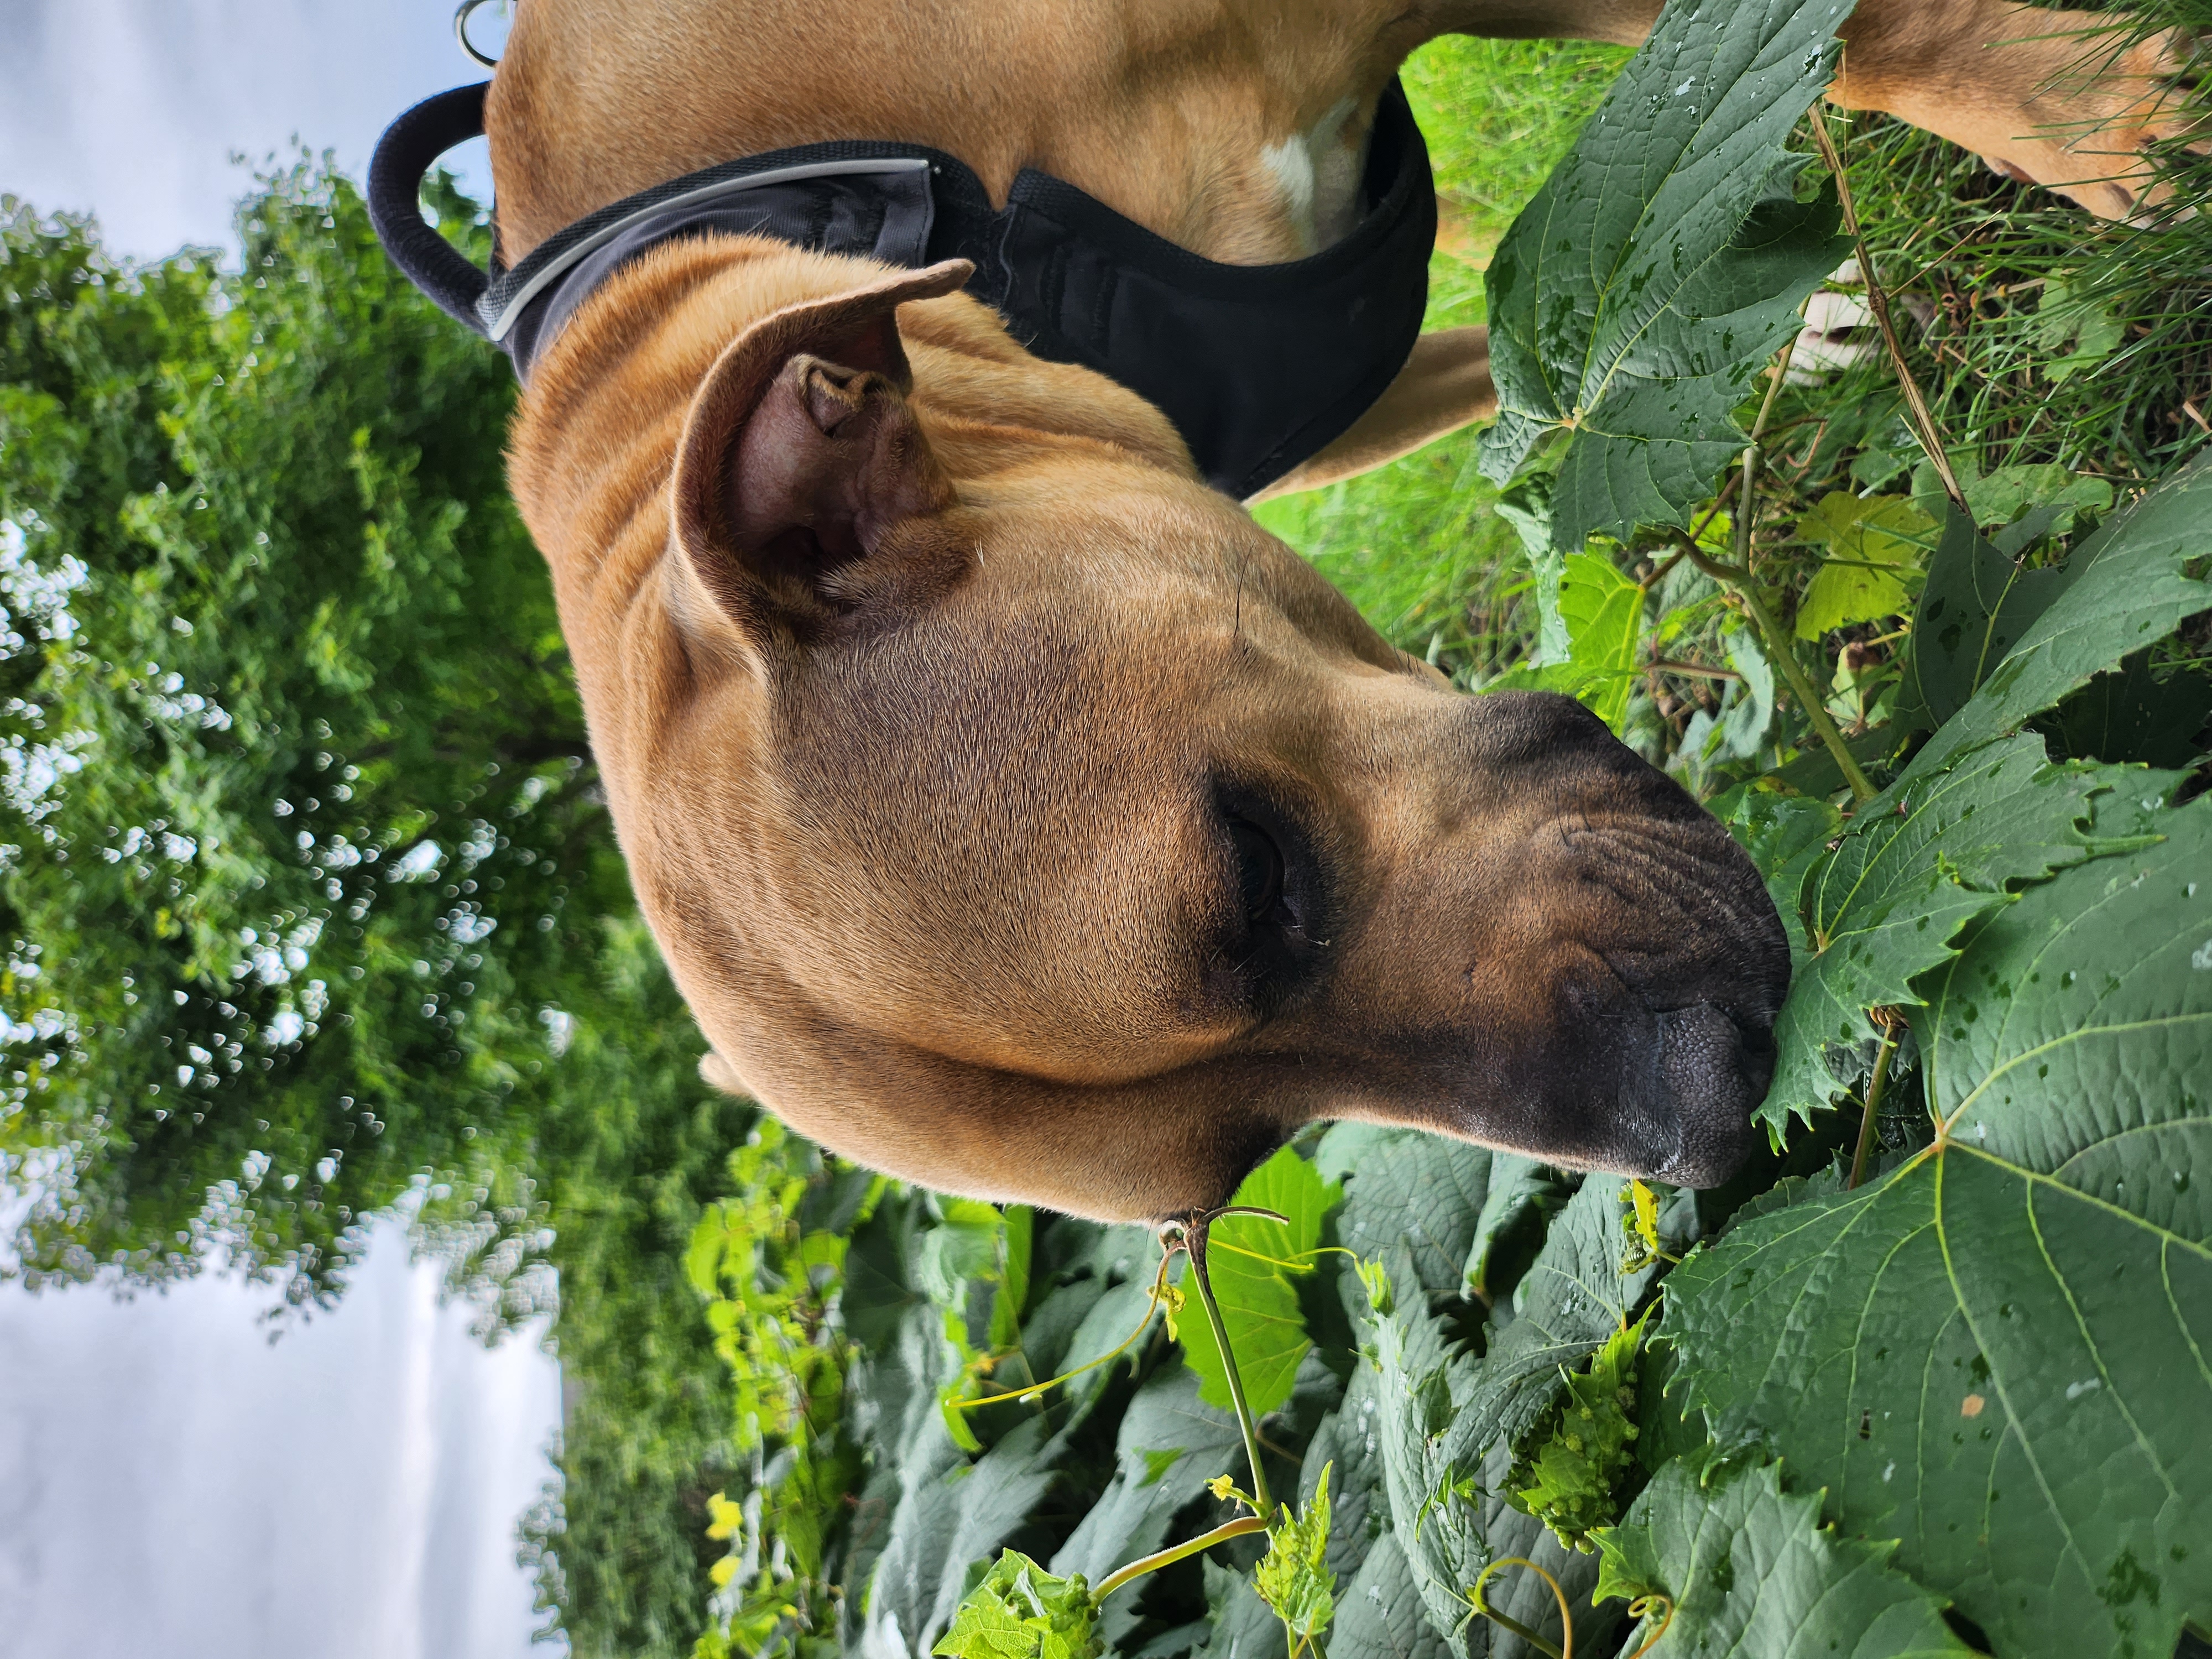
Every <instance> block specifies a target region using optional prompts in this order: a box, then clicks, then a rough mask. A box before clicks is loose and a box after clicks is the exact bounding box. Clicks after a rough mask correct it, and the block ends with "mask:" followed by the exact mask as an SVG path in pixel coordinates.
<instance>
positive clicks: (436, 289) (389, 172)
mask: <svg viewBox="0 0 2212 1659" xmlns="http://www.w3.org/2000/svg"><path fill="white" fill-rule="evenodd" d="M490 89H491V82H489V81H479V82H477V83H476V85H474V86H472V87H455V88H453V90H452V91H451V92H441V93H440V94H438V95H437V96H436V97H435V98H425V99H424V100H422V102H421V103H419V104H417V105H416V106H415V107H414V108H412V109H410V110H409V111H408V112H406V113H405V114H404V115H403V116H401V117H400V118H398V120H396V121H394V122H393V123H392V125H390V126H388V127H386V129H385V131H384V137H381V138H380V139H378V140H377V143H376V155H375V156H374V159H372V160H371V161H370V162H369V164H368V222H369V223H370V224H372V225H374V227H375V228H376V239H377V240H379V241H380V242H382V243H383V244H384V251H385V252H386V253H388V254H390V255H391V256H392V264H396V265H398V267H399V269H400V270H403V271H404V272H405V273H406V275H407V279H408V280H409V281H410V282H411V283H414V284H415V286H416V287H417V288H419V289H422V292H423V293H425V294H427V295H429V296H430V298H431V299H432V301H435V303H436V305H437V307H438V309H439V310H441V311H442V312H444V313H446V314H447V316H448V317H451V318H453V319H454V320H456V321H457V322H462V323H466V324H467V325H469V326H470V327H471V328H472V329H474V330H475V331H477V333H479V334H482V333H483V332H484V325H483V319H481V318H480V317H478V316H477V301H478V300H480V299H482V298H483V292H484V290H485V289H487V288H489V287H490V286H491V278H490V277H489V276H486V275H485V274H484V273H483V271H481V270H477V268H476V266H475V265H473V264H470V263H469V260H468V258H467V257H466V256H465V255H464V254H463V253H462V252H460V250H459V249H458V248H456V247H455V246H453V244H452V243H451V242H449V241H447V240H446V239H445V238H444V237H442V236H441V235H440V234H438V233H437V232H436V231H435V229H433V228H431V226H430V223H429V222H428V220H426V219H424V218H423V216H422V180H423V179H424V177H425V176H426V175H428V173H429V171H430V168H431V166H432V164H433V163H435V161H437V159H438V158H439V157H440V156H441V155H444V154H445V153H446V152H447V150H449V149H452V148H453V146H454V145H456V144H460V143H467V142H468V141H469V140H470V139H471V138H475V137H480V136H481V135H482V134H483V110H484V94H485V93H487V92H488V91H489V90H490Z"/></svg>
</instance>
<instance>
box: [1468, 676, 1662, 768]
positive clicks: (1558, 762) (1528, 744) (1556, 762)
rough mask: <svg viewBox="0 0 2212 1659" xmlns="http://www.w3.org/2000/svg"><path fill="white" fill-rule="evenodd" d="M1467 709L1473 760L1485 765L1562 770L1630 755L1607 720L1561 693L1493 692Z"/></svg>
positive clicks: (1469, 702)
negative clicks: (1584, 762)
mask: <svg viewBox="0 0 2212 1659" xmlns="http://www.w3.org/2000/svg"><path fill="white" fill-rule="evenodd" d="M1462 707H1463V708H1464V711H1465V720H1466V723H1467V727H1468V739H1469V743H1470V746H1471V747H1472V748H1473V750H1474V758H1476V759H1478V760H1479V761H1480V763H1482V764H1484V765H1486V766H1490V767H1511V766H1527V765H1531V764H1541V765H1544V766H1547V767H1559V766H1563V765H1566V764H1571V763H1575V762H1577V761H1582V760H1585V759H1587V758H1588V757H1590V756H1593V755H1607V754H1609V752H1610V751H1612V750H1620V753H1622V754H1623V755H1627V754H1628V751H1627V750H1626V749H1624V748H1622V746H1621V744H1620V739H1618V738H1615V737H1614V736H1613V733H1612V732H1610V731H1609V730H1607V726H1606V724H1605V722H1604V721H1603V720H1600V719H1599V718H1598V717H1597V716H1596V715H1595V714H1591V713H1590V711H1589V709H1587V708H1583V706H1582V704H1580V703H1578V702H1576V701H1575V700H1574V699H1573V698H1572V697H1567V696H1560V695H1559V693H1558V692H1556V691H1493V692H1491V693H1490V694H1488V695H1487V696H1480V697H1471V698H1469V699H1468V700H1467V702H1466V703H1465V704H1464V705H1462ZM1630 758H1633V757H1630Z"/></svg>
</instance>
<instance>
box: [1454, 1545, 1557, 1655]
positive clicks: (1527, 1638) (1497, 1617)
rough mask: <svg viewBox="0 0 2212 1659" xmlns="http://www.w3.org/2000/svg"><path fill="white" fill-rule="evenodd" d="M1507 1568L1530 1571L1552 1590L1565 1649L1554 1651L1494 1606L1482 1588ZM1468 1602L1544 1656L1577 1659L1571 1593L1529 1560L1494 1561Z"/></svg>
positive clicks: (1477, 1580)
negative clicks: (1521, 1568) (1524, 1568)
mask: <svg viewBox="0 0 2212 1659" xmlns="http://www.w3.org/2000/svg"><path fill="white" fill-rule="evenodd" d="M1504 1567H1526V1568H1528V1571H1531V1572H1533V1573H1534V1574H1535V1575H1536V1577H1539V1578H1541V1579H1542V1580H1543V1581H1544V1582H1545V1583H1547V1584H1548V1585H1550V1586H1551V1587H1552V1596H1553V1600H1554V1601H1557V1602H1558V1603H1559V1632H1560V1634H1561V1636H1562V1637H1563V1638H1565V1647H1564V1648H1557V1647H1553V1645H1552V1644H1550V1643H1549V1642H1547V1641H1546V1640H1545V1639H1544V1638H1543V1637H1542V1636H1541V1635H1540V1634H1538V1633H1537V1632H1534V1631H1533V1630H1531V1629H1529V1628H1528V1626H1526V1625H1524V1624H1522V1622H1521V1621H1520V1620H1518V1619H1514V1618H1511V1617H1509V1616H1508V1615H1507V1614H1505V1613H1500V1612H1498V1609H1497V1608H1496V1607H1492V1606H1491V1605H1490V1598H1489V1597H1488V1596H1486V1595H1484V1594H1483V1593H1482V1587H1483V1586H1484V1585H1485V1584H1486V1583H1489V1582H1490V1577H1491V1575H1492V1573H1495V1572H1497V1571H1499V1570H1500V1569H1501V1568H1504ZM1467 1599H1468V1602H1469V1604H1470V1605H1471V1606H1473V1607H1474V1610H1475V1611H1476V1612H1477V1613H1480V1614H1481V1615H1482V1616H1483V1617H1484V1618H1486V1619H1488V1620H1492V1621H1493V1622H1494V1623H1497V1624H1500V1625H1503V1626H1505V1628H1506V1629H1508V1630H1510V1631H1511V1632H1513V1633H1514V1634H1515V1635H1516V1636H1517V1637H1519V1638H1521V1639H1522V1641H1524V1642H1526V1643H1527V1644H1528V1645H1529V1646H1530V1647H1532V1648H1534V1649H1535V1650H1537V1651H1538V1652H1540V1653H1543V1654H1546V1655H1548V1656H1549V1659H1575V1615H1574V1612H1573V1610H1572V1609H1571V1608H1570V1607H1568V1606H1567V1593H1566V1591H1565V1590H1563V1589H1560V1588H1559V1580H1558V1579H1556V1578H1554V1577H1552V1575H1551V1574H1550V1573H1548V1572H1547V1571H1544V1569H1543V1568H1541V1567H1540V1566H1538V1565H1536V1564H1535V1563H1534V1561H1531V1560H1530V1559H1528V1557H1527V1556H1525V1555H1509V1556H1506V1557H1504V1559H1500V1560H1497V1561H1492V1563H1491V1564H1490V1565H1488V1566H1486V1567H1485V1568H1484V1569H1483V1570H1482V1571H1481V1572H1480V1574H1478V1575H1477V1576H1476V1577H1475V1581H1474V1589H1470V1590H1469V1591H1468V1593H1467Z"/></svg>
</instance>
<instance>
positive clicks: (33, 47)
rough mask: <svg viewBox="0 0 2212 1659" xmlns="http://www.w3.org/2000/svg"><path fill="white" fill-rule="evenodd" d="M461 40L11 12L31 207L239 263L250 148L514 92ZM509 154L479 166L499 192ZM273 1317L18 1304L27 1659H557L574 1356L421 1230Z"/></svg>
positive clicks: (99, 7)
mask: <svg viewBox="0 0 2212 1659" xmlns="http://www.w3.org/2000/svg"><path fill="white" fill-rule="evenodd" d="M452 18H453V4H452V0H0V67H4V70H5V82H4V90H0V192H8V193H12V194H15V195H17V196H20V197H23V198H24V199H25V200H27V201H28V202H30V203H31V204H33V205H34V206H35V207H37V208H39V209H40V210H42V211H52V210H55V209H62V208H66V209H71V210H79V211H82V210H91V211H92V212H94V213H96V214H97V215H98V216H99V218H100V223H101V226H102V228H103V231H104V233H105V238H106V244H107V246H108V248H109V250H110V251H111V252H114V253H116V254H118V255H136V256H139V257H142V258H155V257H159V256H161V255H162V254H166V253H169V252H174V251H175V250H176V249H177V248H179V247H180V246H184V245H185V244H187V243H191V244H195V245H199V246H206V245H210V244H216V245H221V246H234V243H233V242H232V237H231V229H230V210H231V204H232V202H233V200H234V198H235V197H238V196H239V195H240V194H241V193H242V192H243V191H244V189H245V187H246V171H245V169H243V168H242V167H240V166H239V165H237V164H236V163H234V162H233V161H231V159H230V157H231V155H232V153H233V152H234V151H242V152H244V153H246V155H248V156H249V157H251V158H252V159H253V160H254V161H257V162H258V161H260V160H261V159H262V158H264V156H266V155H268V154H269V153H270V151H272V150H276V151H289V149H290V147H291V146H292V144H293V142H294V140H295V137H296V138H297V139H298V140H299V141H301V142H304V143H307V145H308V146H310V147H311V148H312V149H315V150H317V151H320V150H322V149H325V148H328V149H333V150H335V151H336V152H337V159H338V161H339V164H340V165H341V166H342V167H344V168H345V169H346V170H347V171H348V172H349V173H351V174H352V175H353V176H354V177H355V178H356V179H359V178H361V177H362V176H363V175H364V174H365V173H366V172H367V169H368V156H369V152H370V149H372V147H373V146H374V143H375V142H376V135H377V134H378V132H380V131H381V130H382V128H383V126H384V125H385V123H386V122H387V121H389V120H390V119H391V118H392V117H393V116H394V115H396V114H398V112H400V111H401V110H402V109H404V107H406V106H408V105H409V104H410V103H413V102H414V101H416V100H417V99H420V98H422V97H426V96H428V94H431V93H433V92H438V91H441V90H443V89H444V88H447V87H450V86H456V85H459V84H460V83H462V82H467V81H473V80H480V79H482V78H483V75H484V73H485V71H483V70H481V69H479V68H478V67H477V65H475V64H471V63H470V62H469V61H468V60H467V59H466V58H463V57H462V56H461V54H460V52H459V50H458V49H457V48H456V47H455V46H454V45H453V27H452ZM487 21H494V20H489V19H488V20H487ZM485 36H488V38H489V40H493V41H495V40H496V39H497V25H496V22H495V21H494V27H492V28H491V29H489V31H486V32H485ZM480 38H485V37H480ZM482 148H483V146H482V144H481V143H480V142H479V143H478V144H477V145H476V146H475V147H474V149H476V150H477V152H478V154H477V155H474V156H471V155H469V153H468V152H467V151H462V152H457V154H456V156H455V158H454V159H455V160H456V161H459V162H460V163H461V164H462V165H461V170H462V171H463V173H464V179H465V184H466V185H468V187H469V188H471V190H473V191H477V193H478V194H479V195H481V194H483V193H485V192H486V191H488V190H489V179H488V177H487V174H486V169H485V166H484V163H483V160H482V157H481V151H482ZM270 1299H271V1297H270V1291H268V1290H267V1289H266V1288H265V1287H261V1288H255V1287H250V1286H245V1285H238V1284H236V1283H234V1282H225V1281H221V1280H205V1281H201V1282H198V1283H195V1284H191V1285H185V1286H183V1287H181V1288H179V1290H177V1291H173V1292H172V1293H171V1294H170V1295H168V1296H167V1297H142V1298H140V1299H139V1300H137V1302H135V1303H131V1304H117V1303H115V1302H114V1301H112V1299H111V1298H109V1297H106V1296H105V1295H103V1294H101V1293H100V1292H98V1291H69V1292H64V1293H51V1294H48V1295H46V1296H42V1297H32V1296H29V1295H27V1293H25V1292H24V1291H21V1289H19V1288H17V1287H15V1286H12V1285H0V1653H4V1654H5V1655H6V1656H7V1659H108V1656H116V1659H122V1656H126V1655H127V1656H130V1659H140V1656H143V1655H145V1654H149V1653H158V1654H161V1656H163V1659H202V1656H206V1659H215V1656H217V1655H221V1656H223V1659H297V1656H301V1655H312V1656H314V1659H354V1656H360V1659H416V1656H422V1659H521V1656H523V1655H525V1654H526V1653H528V1652H529V1651H530V1649H529V1635H530V1632H531V1631H532V1629H533V1628H534V1627H535V1626H536V1625H537V1624H538V1618H537V1616H536V1615H534V1614H533V1613H532V1611H531V1597H532V1587H531V1584H530V1581H529V1580H528V1578H527V1577H526V1576H525V1575H524V1573H523V1572H522V1571H521V1570H520V1568H519V1567H518V1566H517V1565H515V1561H514V1527H515V1522H516V1519H517V1517H518V1516H520V1513H521V1511H522V1510H523V1509H524V1508H525V1507H526V1505H528V1504H530V1503H531V1502H532V1501H533V1500H534V1499H535V1498H537V1496H538V1492H539V1490H540V1487H541V1486H542V1483H543V1482H544V1479H545V1477H546V1475H547V1474H549V1473H550V1465H549V1464H548V1463H547V1462H546V1460H545V1456H544V1448H545V1445H546V1443H547V1440H548V1438H549V1437H550V1435H551V1433H552V1431H553V1430H554V1428H555V1427H556V1425H557V1422H558V1420H559V1415H560V1380H559V1373H558V1370H557V1368H556V1366H555V1365H554V1364H553V1362H552V1361H551V1360H550V1358H547V1356H546V1355H545V1354H544V1352H543V1351H542V1350H541V1349H540V1348H539V1347H538V1344H537V1343H536V1342H535V1341H534V1340H510V1341H508V1342H507V1343H506V1344H505V1345H504V1346H501V1348H499V1349H498V1350H496V1351H495V1352H485V1351H484V1349H483V1347H482V1346H480V1345H479V1344H477V1342H476V1341H475V1340H473V1339H472V1338H471V1336H470V1335H469V1334H468V1329H467V1326H468V1316H467V1312H466V1310H464V1309H461V1308H447V1309H442V1310H441V1309H440V1308H439V1307H438V1305H437V1299H436V1281H435V1275H434V1274H433V1273H432V1272H431V1271H430V1270H429V1269H428V1268H418V1267H411V1266H410V1263H409V1261H408V1259H407V1250H406V1246H405V1242H404V1238H403V1237H400V1235H399V1234H398V1230H397V1229H396V1228H386V1230H385V1231H384V1232H383V1234H381V1235H380V1237H379V1240H378V1243H377V1245H376V1246H375V1248H374V1249H373V1250H372V1251H371V1253H370V1255H369V1258H368V1263H367V1265H366V1267H364V1269H363V1270H362V1272H361V1273H358V1274H356V1281H355V1283H354V1285H353V1287H352V1288H351V1289H350V1291H349V1292H348V1294H347V1296H346V1297H345V1299H344V1301H343V1304H341V1306H340V1307H339V1309H338V1310H337V1313H335V1314H333V1315H331V1316H326V1317H322V1318H318V1319H317V1320H315V1321H314V1322H313V1323H311V1324H308V1325H306V1326H304V1327H301V1328H297V1329H295V1330H293V1331H291V1332H290V1333H289V1334H286V1335H285V1336H284V1337H283V1339H282V1340H279V1341H278V1342H277V1343H276V1344H275V1345H274V1346H271V1345H270V1343H269V1341H268V1340H267V1334H266V1328H264V1326H263V1325H262V1323H261V1322H260V1320H259V1315H260V1313H261V1311H262V1310H264V1309H265V1308H266V1307H267V1306H268V1305H269V1304H270ZM547 1651H548V1650H545V1649H544V1648H540V1649H538V1650H537V1652H538V1653H539V1654H541V1655H543V1654H544V1653H545V1652H547Z"/></svg>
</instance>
